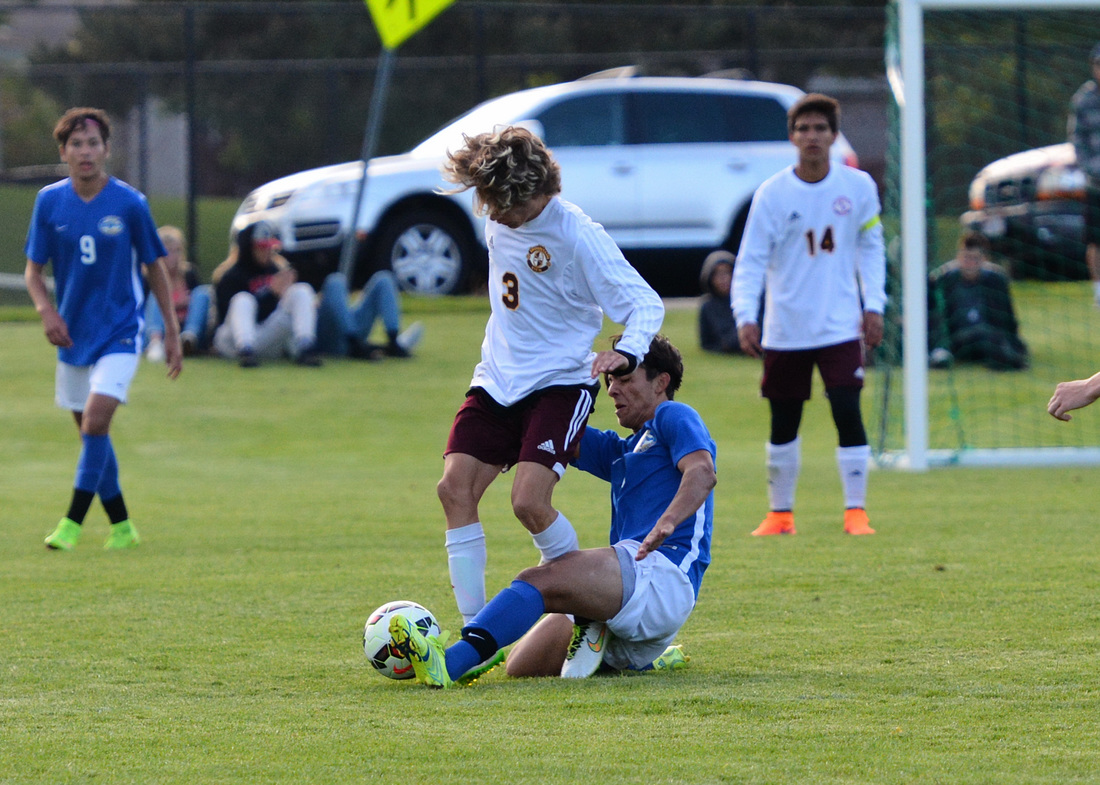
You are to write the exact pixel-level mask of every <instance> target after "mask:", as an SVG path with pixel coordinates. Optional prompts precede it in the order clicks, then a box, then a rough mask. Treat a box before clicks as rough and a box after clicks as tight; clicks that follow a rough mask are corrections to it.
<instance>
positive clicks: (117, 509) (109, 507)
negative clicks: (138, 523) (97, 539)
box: [99, 493, 130, 523]
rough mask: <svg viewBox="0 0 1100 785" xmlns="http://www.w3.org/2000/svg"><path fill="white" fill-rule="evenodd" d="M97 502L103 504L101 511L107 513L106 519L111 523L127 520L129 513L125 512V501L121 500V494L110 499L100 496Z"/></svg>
mask: <svg viewBox="0 0 1100 785" xmlns="http://www.w3.org/2000/svg"><path fill="white" fill-rule="evenodd" d="M99 500H100V501H101V502H102V503H103V510H104V512H106V513H107V518H108V519H109V520H110V521H111V523H122V522H123V521H125V520H128V519H129V517H130V513H128V512H127V511H126V501H125V499H123V498H122V494H121V493H120V494H119V495H118V496H115V497H113V498H110V499H104V498H103V497H102V496H101V497H99Z"/></svg>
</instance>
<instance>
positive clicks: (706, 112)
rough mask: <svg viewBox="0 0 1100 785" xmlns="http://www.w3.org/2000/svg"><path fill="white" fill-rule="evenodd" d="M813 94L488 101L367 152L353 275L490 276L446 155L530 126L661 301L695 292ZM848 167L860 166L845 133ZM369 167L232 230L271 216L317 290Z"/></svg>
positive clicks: (728, 89) (415, 286) (468, 280)
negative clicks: (791, 116) (498, 132)
mask: <svg viewBox="0 0 1100 785" xmlns="http://www.w3.org/2000/svg"><path fill="white" fill-rule="evenodd" d="M801 95H802V91H801V90H799V89H798V88H796V87H790V86H788V85H780V84H771V83H766V82H751V81H737V80H730V79H721V78H705V77H700V78H690V77H683V78H680V77H620V78H600V79H580V80H577V81H575V82H567V83H564V84H556V85H548V86H545V87H536V88H533V89H530V90H523V91H521V92H517V93H511V94H509V95H504V96H501V97H499V98H494V99H492V100H489V101H486V102H485V103H483V104H481V105H479V106H477V107H475V108H474V109H472V110H471V111H469V112H467V113H466V114H464V115H462V116H461V117H459V118H458V119H456V120H454V121H453V122H451V123H449V124H448V125H446V126H444V127H443V128H442V129H441V130H440V131H438V132H436V133H435V134H433V135H432V136H430V137H428V138H427V139H425V140H424V141H423V142H421V143H420V144H418V145H417V146H416V147H414V148H413V149H412V150H410V151H409V152H407V153H404V154H402V155H394V156H386V157H380V158H374V159H372V160H371V161H370V166H369V169H368V179H367V185H366V190H365V192H364V194H363V201H362V205H361V209H360V211H359V217H358V220H357V222H356V229H357V231H358V233H359V237H360V239H361V240H362V242H361V244H360V252H359V255H358V258H357V260H356V268H355V273H354V275H353V282H354V283H356V284H359V283H362V282H363V281H364V280H365V279H366V277H367V276H368V275H369V273H370V272H372V271H373V270H375V269H380V268H389V269H392V270H393V271H394V273H395V274H396V275H397V278H398V281H399V282H400V284H401V286H402V288H403V289H405V290H406V291H412V292H418V293H421V294H428V295H438V294H449V293H452V292H457V291H463V290H465V289H467V288H469V287H471V286H472V285H474V284H476V283H477V282H478V281H479V280H481V279H483V278H484V271H485V258H486V257H485V249H484V247H483V245H482V243H483V241H484V235H483V228H484V220H483V219H481V218H478V217H476V216H475V215H474V206H473V198H472V194H471V193H469V192H466V193H461V194H454V195H448V194H442V193H440V191H442V190H444V189H446V188H448V187H450V185H449V184H448V183H446V182H445V181H444V180H443V178H442V175H441V173H440V165H441V164H442V162H443V160H444V158H445V155H446V152H447V150H448V149H456V148H457V147H459V146H461V145H462V135H463V134H475V133H480V132H483V131H488V130H491V129H492V128H493V127H495V126H498V125H506V124H519V125H524V126H526V127H527V128H529V129H531V130H532V131H534V132H535V133H537V134H539V135H540V136H541V137H542V138H543V139H544V140H545V141H546V143H547V145H548V146H549V147H550V148H551V149H552V150H553V152H554V155H555V157H556V158H557V160H558V162H559V163H560V164H561V168H562V197H563V198H565V199H567V200H569V201H571V202H573V203H575V204H577V205H578V206H579V207H580V208H581V209H582V210H584V211H585V212H586V213H587V214H588V215H590V216H591V217H592V218H593V219H594V220H596V221H598V222H599V223H601V224H603V226H604V228H605V229H607V231H608V233H609V234H610V235H611V236H612V237H613V238H614V239H615V241H616V242H617V243H618V244H619V247H620V248H622V250H623V252H624V254H625V255H626V257H627V258H628V259H629V260H630V261H631V263H632V264H634V265H635V266H636V267H637V268H638V269H639V271H640V272H641V273H642V274H643V275H644V276H645V277H646V278H647V279H648V280H649V281H650V282H651V283H652V284H653V286H654V287H655V288H656V289H657V290H658V291H659V292H661V293H662V294H665V295H694V294H698V285H699V284H698V274H699V267H700V264H701V263H702V259H703V257H704V256H705V254H706V253H708V252H709V251H711V250H714V249H715V248H717V247H719V246H724V247H726V248H729V249H731V250H733V251H734V252H736V250H737V246H738V244H739V243H740V238H741V232H742V229H743V228H744V224H745V217H746V215H747V212H748V207H749V202H750V200H751V199H752V195H753V192H754V191H755V190H756V188H757V186H759V185H760V183H761V182H763V181H764V180H765V179H766V178H768V177H769V176H771V175H772V174H774V173H775V172H777V171H779V170H780V169H782V168H783V167H784V166H787V165H788V164H791V163H794V161H795V149H794V147H793V146H792V145H791V144H790V143H789V142H788V140H787V122H786V113H787V109H788V108H789V107H790V106H791V105H792V104H793V103H794V102H795V101H797V100H798V98H799V97H800V96H801ZM833 154H834V157H835V158H836V161H837V162H838V163H842V164H848V165H851V166H855V165H857V163H858V162H857V160H856V156H855V153H854V152H853V150H852V148H851V146H850V145H849V144H848V142H847V140H845V139H844V138H843V137H841V138H840V139H838V141H837V143H836V144H835V145H834V146H833ZM361 174H362V162H358V161H356V162H352V163H346V164H338V165H335V166H326V167H322V168H320V169H311V170H309V171H305V172H300V173H298V174H294V175H290V176H288V177H283V178H280V179H278V180H275V181H273V182H270V183H267V184H266V185H262V186H260V187H259V188H257V189H256V190H255V191H253V192H252V193H250V194H249V195H248V196H247V197H246V198H245V200H244V202H243V203H242V204H241V206H240V208H239V209H238V211H237V214H236V216H235V217H234V219H233V227H232V231H233V232H234V233H235V232H237V231H240V229H241V228H243V227H244V226H247V225H248V224H250V223H253V222H255V221H258V220H260V219H266V220H268V221H271V222H272V223H274V224H275V225H276V226H277V227H278V228H279V231H280V234H281V236H282V241H283V249H284V253H286V255H287V256H288V257H289V258H290V259H291V261H292V262H293V263H294V265H295V266H296V267H298V269H299V271H300V272H301V273H302V276H303V278H305V279H306V280H309V281H310V282H312V283H314V284H315V285H317V284H318V283H319V281H320V279H322V278H323V277H324V275H325V274H326V273H327V272H329V271H331V270H334V269H336V266H337V264H338V260H339V256H340V247H341V244H342V242H343V239H344V235H345V232H346V231H347V224H348V220H349V217H350V214H351V212H352V206H353V204H354V200H355V196H356V192H357V189H358V187H359V181H360V177H361Z"/></svg>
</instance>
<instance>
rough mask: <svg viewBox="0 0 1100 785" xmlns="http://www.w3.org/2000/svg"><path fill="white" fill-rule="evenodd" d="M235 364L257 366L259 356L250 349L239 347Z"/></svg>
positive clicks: (258, 364)
mask: <svg viewBox="0 0 1100 785" xmlns="http://www.w3.org/2000/svg"><path fill="white" fill-rule="evenodd" d="M237 365H239V366H241V367H242V368H259V367H260V358H259V357H257V356H256V353H255V352H254V351H252V350H251V349H241V351H240V354H239V355H238V356H237Z"/></svg>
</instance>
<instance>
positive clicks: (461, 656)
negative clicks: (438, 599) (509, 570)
mask: <svg viewBox="0 0 1100 785" xmlns="http://www.w3.org/2000/svg"><path fill="white" fill-rule="evenodd" d="M545 609H546V604H545V603H544V602H543V600H542V595H541V594H540V593H539V590H538V589H536V588H535V587H534V586H532V585H531V584H529V583H527V582H526V581H512V585H511V586H509V587H508V588H507V589H505V590H504V591H502V592H500V593H499V594H498V595H497V596H495V597H493V599H491V600H489V604H488V605H486V606H485V607H484V608H482V609H481V610H480V611H478V614H477V615H476V616H474V618H473V619H471V620H470V623H469V624H467V625H466V626H465V627H463V629H462V634H463V638H464V640H461V641H459V642H458V643H456V644H455V645H453V646H451V647H449V648H448V649H447V673H449V674H450V675H451V678H452V679H457V678H458V677H459V676H461V675H462V674H463V673H465V672H466V671H468V670H470V668H472V667H474V666H475V665H477V664H478V663H479V662H482V661H483V660H485V659H486V657H489V656H491V655H492V652H491V651H490V652H489V653H488V654H485V652H483V651H479V650H478V648H477V647H475V646H474V644H473V643H471V642H470V640H467V639H474V638H478V639H480V640H485V637H486V635H487V637H488V638H490V639H491V640H492V641H493V645H491V646H489V648H491V649H494V650H495V649H503V648H504V647H505V646H508V645H510V644H512V643H515V642H516V641H518V640H519V639H520V638H521V637H523V634H524V633H525V632H527V631H528V630H529V629H531V628H532V627H533V626H535V622H537V621H538V620H539V618H540V617H541V616H542V614H543V613H544V612H545Z"/></svg>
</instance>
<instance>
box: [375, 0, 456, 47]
mask: <svg viewBox="0 0 1100 785" xmlns="http://www.w3.org/2000/svg"><path fill="white" fill-rule="evenodd" d="M453 2H454V0H366V3H367V8H368V9H369V10H370V15H371V17H372V18H373V19H374V26H375V27H377V28H378V35H379V37H380V38H381V39H382V45H383V46H384V47H386V48H387V49H396V48H397V47H399V46H400V45H401V44H403V43H404V42H405V40H406V39H408V38H409V37H411V36H412V35H413V34H414V33H416V32H418V31H419V30H420V28H422V27H424V26H425V25H426V24H428V22H430V21H432V20H433V19H435V18H436V17H437V16H438V15H439V12H440V11H442V10H443V9H444V8H446V7H447V6H449V5H450V4H451V3H453Z"/></svg>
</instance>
